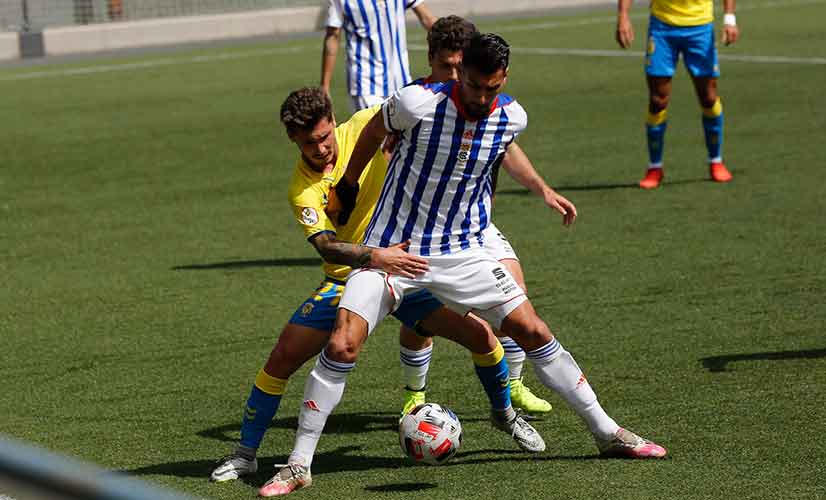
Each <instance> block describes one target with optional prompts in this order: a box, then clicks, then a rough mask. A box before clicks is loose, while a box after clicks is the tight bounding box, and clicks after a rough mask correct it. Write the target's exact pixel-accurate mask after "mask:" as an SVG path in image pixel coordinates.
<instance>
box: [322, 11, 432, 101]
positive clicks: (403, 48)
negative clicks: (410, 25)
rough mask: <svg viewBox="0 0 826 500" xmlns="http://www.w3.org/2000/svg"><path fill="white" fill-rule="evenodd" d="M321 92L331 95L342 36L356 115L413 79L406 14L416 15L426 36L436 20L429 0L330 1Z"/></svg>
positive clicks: (349, 87) (348, 87)
mask: <svg viewBox="0 0 826 500" xmlns="http://www.w3.org/2000/svg"><path fill="white" fill-rule="evenodd" d="M328 1H329V6H328V9H327V32H326V34H325V35H324V47H323V50H322V54H321V88H323V89H324V90H325V91H326V92H327V95H329V94H330V82H331V81H332V78H333V70H334V69H335V66H336V55H337V54H338V46H339V40H340V38H341V30H342V29H344V43H345V45H346V50H347V64H346V69H345V73H346V76H347V91H348V93H349V94H350V99H351V103H352V107H353V111H358V110H360V109H364V108H366V107H369V106H374V105H376V104H380V103H381V102H382V101H384V100H385V99H387V98H388V97H389V96H390V95H391V94H392V93H393V92H395V91H396V90H397V89H400V88H401V87H403V86H404V85H406V84H407V83H408V82H410V80H412V78H411V77H410V64H409V63H408V57H407V31H406V27H405V19H404V13H405V10H406V9H413V12H414V13H415V14H416V16H417V17H418V18H419V22H420V23H421V24H422V26H424V28H425V29H426V30H430V26H431V25H432V24H433V21H435V17H434V16H433V14H431V13H430V10H429V9H428V8H427V7H426V6H425V5H424V3H423V0H328Z"/></svg>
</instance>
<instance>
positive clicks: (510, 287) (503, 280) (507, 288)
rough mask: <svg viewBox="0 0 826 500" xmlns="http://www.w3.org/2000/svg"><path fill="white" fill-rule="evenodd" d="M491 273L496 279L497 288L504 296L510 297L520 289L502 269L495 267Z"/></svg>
mask: <svg viewBox="0 0 826 500" xmlns="http://www.w3.org/2000/svg"><path fill="white" fill-rule="evenodd" d="M491 272H492V273H493V277H494V278H496V288H498V289H499V291H501V292H502V293H503V294H504V295H509V294H511V293H512V292H513V291H514V290H516V289H517V288H518V287H517V286H516V282H515V281H514V280H513V278H511V277H510V275H509V274H508V273H506V272H505V271H504V270H503V269H502V268H501V267H495V268H493V270H492V271H491Z"/></svg>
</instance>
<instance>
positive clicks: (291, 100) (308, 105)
mask: <svg viewBox="0 0 826 500" xmlns="http://www.w3.org/2000/svg"><path fill="white" fill-rule="evenodd" d="M322 118H327V119H328V120H330V121H333V103H332V102H330V97H329V96H327V93H326V92H324V90H322V89H321V87H302V88H300V89H298V90H295V91H293V92H291V93H290V95H288V96H287V98H286V99H284V103H283V104H282V105H281V123H283V124H284V126H285V127H286V128H287V135H289V136H291V137H292V136H293V135H294V134H295V133H296V132H299V131H305V132H306V131H310V130H312V129H313V127H315V126H316V125H318V122H320V121H321V119H322Z"/></svg>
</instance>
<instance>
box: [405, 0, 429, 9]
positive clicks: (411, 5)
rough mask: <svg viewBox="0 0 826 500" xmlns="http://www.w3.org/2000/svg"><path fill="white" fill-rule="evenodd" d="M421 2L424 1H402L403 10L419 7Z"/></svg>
mask: <svg viewBox="0 0 826 500" xmlns="http://www.w3.org/2000/svg"><path fill="white" fill-rule="evenodd" d="M423 2H424V0H404V8H405V9H413V8H416V7H418V6H419V5H421V4H422V3H423Z"/></svg>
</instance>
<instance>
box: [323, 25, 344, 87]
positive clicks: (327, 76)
mask: <svg viewBox="0 0 826 500" xmlns="http://www.w3.org/2000/svg"><path fill="white" fill-rule="evenodd" d="M340 39H341V28H334V27H332V26H327V32H326V33H325V34H324V47H323V48H322V51H321V85H320V86H321V88H322V89H324V92H326V93H327V95H330V82H332V81H333V70H335V67H336V55H337V54H338V45H339V40H340Z"/></svg>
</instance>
